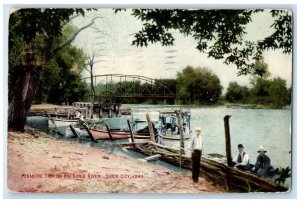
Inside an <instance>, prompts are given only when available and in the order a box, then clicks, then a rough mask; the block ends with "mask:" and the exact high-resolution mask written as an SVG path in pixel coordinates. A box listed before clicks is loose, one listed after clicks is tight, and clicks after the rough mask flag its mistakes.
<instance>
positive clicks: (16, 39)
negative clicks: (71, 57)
mask: <svg viewBox="0 0 300 203" xmlns="http://www.w3.org/2000/svg"><path fill="white" fill-rule="evenodd" d="M87 10H89V9H87ZM84 12H85V11H84V9H49V8H47V9H44V8H39V9H18V10H16V11H15V12H13V13H12V14H11V15H10V18H9V60H10V62H9V85H10V86H9V91H10V92H9V109H8V129H9V130H12V131H21V132H23V131H24V125H25V122H26V116H27V115H28V112H29V109H30V107H31V104H32V102H33V100H34V98H35V95H36V92H37V90H38V86H39V83H40V79H41V77H42V74H43V71H44V70H45V68H46V66H47V65H48V63H49V62H50V61H51V60H52V59H53V58H54V57H55V56H56V54H57V53H58V52H59V51H60V50H61V49H63V48H65V47H66V46H67V45H69V44H70V43H71V42H72V41H73V40H74V39H75V37H76V36H77V35H78V34H79V33H80V32H81V31H82V30H84V29H86V28H88V27H89V26H91V25H92V24H93V23H94V20H95V18H94V19H93V20H92V22H91V23H89V24H88V25H86V26H83V27H81V28H80V29H78V30H77V31H76V32H75V33H74V34H73V35H72V36H71V37H69V38H67V39H64V38H63V27H64V25H66V24H68V22H69V21H70V20H71V18H72V16H73V15H74V14H81V15H84ZM60 39H64V40H60ZM14 57H15V58H14ZM15 59H17V60H15ZM13 60H15V62H13ZM55 60H56V59H55ZM65 61H67V59H65ZM56 62H59V61H56ZM58 64H59V63H58ZM73 79H74V80H76V76H75V77H73ZM55 96H56V97H57V96H58V95H57V94H56V95H55Z"/></svg>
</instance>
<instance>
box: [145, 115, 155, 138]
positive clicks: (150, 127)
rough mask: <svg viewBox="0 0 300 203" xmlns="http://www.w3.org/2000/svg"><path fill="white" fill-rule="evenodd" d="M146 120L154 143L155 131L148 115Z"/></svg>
mask: <svg viewBox="0 0 300 203" xmlns="http://www.w3.org/2000/svg"><path fill="white" fill-rule="evenodd" d="M146 119H147V123H148V128H149V134H150V140H151V141H152V142H155V135H154V129H153V125H152V122H151V120H150V116H149V114H148V113H147V114H146Z"/></svg>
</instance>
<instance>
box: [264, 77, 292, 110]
mask: <svg viewBox="0 0 300 203" xmlns="http://www.w3.org/2000/svg"><path fill="white" fill-rule="evenodd" d="M268 91H269V95H270V100H271V104H272V106H273V107H274V108H282V107H284V106H286V105H288V104H290V101H291V99H290V93H289V90H288V89H287V88H286V81H285V80H283V79H281V78H280V77H277V78H274V79H273V80H271V82H270V86H269V89H268Z"/></svg>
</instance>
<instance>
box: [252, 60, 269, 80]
mask: <svg viewBox="0 0 300 203" xmlns="http://www.w3.org/2000/svg"><path fill="white" fill-rule="evenodd" d="M251 75H252V76H253V77H254V78H258V77H260V78H268V77H270V76H271V73H270V72H269V70H268V64H267V63H265V62H264V57H262V58H260V59H258V60H256V61H255V63H254V67H253V69H252V72H251Z"/></svg>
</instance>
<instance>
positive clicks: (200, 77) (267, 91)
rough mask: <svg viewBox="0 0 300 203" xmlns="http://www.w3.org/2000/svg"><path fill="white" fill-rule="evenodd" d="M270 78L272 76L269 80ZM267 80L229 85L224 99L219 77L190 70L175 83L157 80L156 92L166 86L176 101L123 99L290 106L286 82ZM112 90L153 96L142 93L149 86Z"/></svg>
mask: <svg viewBox="0 0 300 203" xmlns="http://www.w3.org/2000/svg"><path fill="white" fill-rule="evenodd" d="M268 77H269V76H268ZM266 78H267V77H265V78H264V77H253V78H252V79H251V87H247V86H241V85H239V84H238V83H237V82H230V83H229V87H228V88H227V90H226V93H225V96H222V90H223V87H222V85H221V83H220V80H219V78H218V76H217V75H216V74H214V73H213V72H212V71H210V70H208V69H207V68H201V67H198V68H193V67H191V66H187V67H186V68H184V69H183V70H182V71H181V72H178V73H177V76H176V79H158V80H156V82H155V84H154V88H153V89H155V92H156V93H157V92H160V93H161V94H162V93H163V91H164V90H163V89H162V87H161V84H164V85H165V86H166V87H167V88H168V89H169V90H170V91H171V92H172V93H174V94H175V96H176V98H175V100H176V101H174V99H169V100H166V101H163V100H151V99H133V98H129V99H123V100H122V102H123V103H147V104H163V103H164V102H166V103H167V104H174V102H176V103H179V104H204V105H211V104H213V105H216V104H223V103H224V102H225V103H226V102H230V103H239V104H257V105H264V106H266V107H269V108H283V107H284V106H286V105H289V104H290V103H291V94H292V89H291V87H290V88H287V86H286V81H285V80H283V79H281V78H280V77H277V78H274V79H266ZM120 88H121V89H120ZM105 89H106V85H103V84H98V85H96V86H95V92H96V94H97V95H100V94H101V92H103V91H105ZM110 89H111V90H112V91H113V92H115V93H116V94H119V93H121V94H124V95H134V94H136V93H138V92H140V93H141V94H151V91H149V92H143V91H145V90H150V89H151V85H150V84H148V83H141V82H139V81H134V82H130V81H127V82H119V83H115V84H110Z"/></svg>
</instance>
